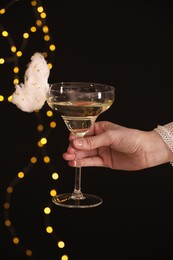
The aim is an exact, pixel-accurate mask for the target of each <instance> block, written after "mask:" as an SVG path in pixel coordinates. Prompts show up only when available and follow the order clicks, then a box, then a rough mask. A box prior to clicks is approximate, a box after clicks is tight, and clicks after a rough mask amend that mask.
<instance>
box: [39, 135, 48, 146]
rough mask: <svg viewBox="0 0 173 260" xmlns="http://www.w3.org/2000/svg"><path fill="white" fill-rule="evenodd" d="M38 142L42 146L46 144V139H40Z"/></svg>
mask: <svg viewBox="0 0 173 260" xmlns="http://www.w3.org/2000/svg"><path fill="white" fill-rule="evenodd" d="M40 142H41V143H42V144H43V145H44V144H46V143H47V139H46V138H45V137H43V138H41V140H40Z"/></svg>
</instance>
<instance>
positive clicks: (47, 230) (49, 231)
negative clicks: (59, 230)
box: [46, 226, 53, 234]
mask: <svg viewBox="0 0 173 260" xmlns="http://www.w3.org/2000/svg"><path fill="white" fill-rule="evenodd" d="M46 232H47V233H49V234H50V233H52V232H53V228H52V227H51V226H48V227H47V228H46Z"/></svg>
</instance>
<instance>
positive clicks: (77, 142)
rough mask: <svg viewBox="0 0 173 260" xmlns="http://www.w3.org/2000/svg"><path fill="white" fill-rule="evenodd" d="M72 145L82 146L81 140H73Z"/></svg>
mask: <svg viewBox="0 0 173 260" xmlns="http://www.w3.org/2000/svg"><path fill="white" fill-rule="evenodd" d="M74 145H75V146H82V140H81V139H75V140H74Z"/></svg>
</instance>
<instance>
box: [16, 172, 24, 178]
mask: <svg viewBox="0 0 173 260" xmlns="http://www.w3.org/2000/svg"><path fill="white" fill-rule="evenodd" d="M17 176H18V178H20V179H22V178H24V176H25V174H24V172H19V173H18V175H17Z"/></svg>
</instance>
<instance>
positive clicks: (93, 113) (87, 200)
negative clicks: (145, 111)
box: [47, 82, 115, 208]
mask: <svg viewBox="0 0 173 260" xmlns="http://www.w3.org/2000/svg"><path fill="white" fill-rule="evenodd" d="M114 92H115V88H114V87H112V86H108V85H104V84H98V83H87V82H60V83H54V84H50V87H49V91H48V94H47V103H48V105H49V106H50V108H51V109H52V110H54V111H56V112H57V113H58V114H59V115H60V116H61V117H62V118H63V120H64V123H65V124H66V126H67V128H68V130H69V131H70V132H72V133H73V134H75V135H76V137H77V138H80V137H84V136H85V134H86V133H87V132H88V131H89V129H90V128H91V127H92V126H93V124H94V122H95V121H96V119H97V117H98V116H99V115H100V114H101V113H103V112H104V111H106V110H107V109H109V107H110V106H111V105H112V103H113V102H114V95H115V93H114ZM76 157H77V155H76ZM78 159H79V158H78ZM77 165H78V164H77ZM52 201H53V202H54V203H55V204H56V205H59V206H63V207H68V208H91V207H96V206H98V205H100V204H101V203H102V199H101V198H100V197H98V196H96V195H92V194H86V193H82V190H81V167H80V166H77V167H76V168H75V183H74V189H73V191H72V192H71V193H69V192H68V193H63V194H57V195H56V196H54V197H53V198H52Z"/></svg>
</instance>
